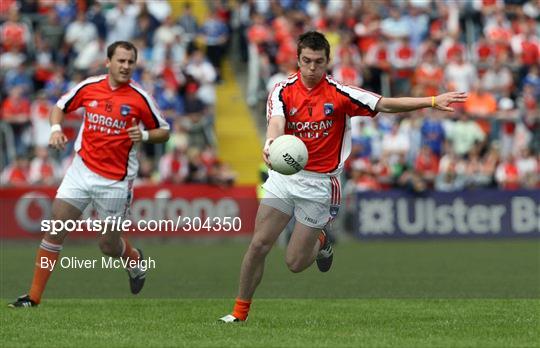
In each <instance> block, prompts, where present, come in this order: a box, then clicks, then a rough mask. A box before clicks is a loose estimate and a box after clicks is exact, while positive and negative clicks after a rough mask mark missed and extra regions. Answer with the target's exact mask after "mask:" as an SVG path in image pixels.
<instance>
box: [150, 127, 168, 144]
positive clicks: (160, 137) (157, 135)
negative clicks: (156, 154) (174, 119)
mask: <svg viewBox="0 0 540 348" xmlns="http://www.w3.org/2000/svg"><path fill="white" fill-rule="evenodd" d="M167 140H169V130H168V129H163V128H156V129H152V130H149V131H148V140H147V141H146V142H147V143H152V144H160V143H164V142H166V141H167Z"/></svg>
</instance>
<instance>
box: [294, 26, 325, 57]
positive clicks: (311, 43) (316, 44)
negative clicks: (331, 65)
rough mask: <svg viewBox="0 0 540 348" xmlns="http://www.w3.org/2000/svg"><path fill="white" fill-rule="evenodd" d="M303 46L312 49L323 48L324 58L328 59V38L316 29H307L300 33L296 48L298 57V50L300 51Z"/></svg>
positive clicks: (318, 49)
mask: <svg viewBox="0 0 540 348" xmlns="http://www.w3.org/2000/svg"><path fill="white" fill-rule="evenodd" d="M304 48H310V49H312V50H314V51H320V50H324V53H325V54H326V59H327V60H330V44H329V43H328V40H326V37H324V35H323V34H321V33H319V32H318V31H308V32H306V33H303V34H302V35H300V37H299V38H298V45H297V48H296V53H297V54H298V57H300V52H302V50H303V49H304Z"/></svg>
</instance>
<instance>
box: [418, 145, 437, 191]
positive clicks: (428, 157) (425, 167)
mask: <svg viewBox="0 0 540 348" xmlns="http://www.w3.org/2000/svg"><path fill="white" fill-rule="evenodd" d="M414 169H415V170H416V172H417V173H418V174H419V175H420V176H421V177H422V178H423V179H424V180H425V181H426V183H427V184H428V186H429V187H433V182H434V181H435V178H436V177H437V174H438V172H439V158H438V157H437V155H435V154H434V153H433V151H431V148H430V147H429V146H427V145H423V146H422V147H421V148H420V152H419V153H418V156H417V157H416V160H415V162H414Z"/></svg>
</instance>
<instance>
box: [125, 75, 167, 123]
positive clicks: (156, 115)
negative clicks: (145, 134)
mask: <svg viewBox="0 0 540 348" xmlns="http://www.w3.org/2000/svg"><path fill="white" fill-rule="evenodd" d="M129 85H130V86H131V88H133V89H134V90H136V91H137V92H138V93H139V94H140V95H141V96H142V97H143V98H144V100H145V101H146V103H147V104H148V107H149V108H150V111H151V112H152V116H153V117H154V121H156V123H157V124H156V128H163V129H169V124H168V123H167V121H165V119H164V118H163V116H162V115H161V112H160V111H159V108H158V107H157V105H156V103H155V101H154V98H152V97H151V96H150V95H149V94H148V93H146V91H145V90H144V89H142V88H140V87H139V86H137V85H136V84H135V83H130V84H129Z"/></svg>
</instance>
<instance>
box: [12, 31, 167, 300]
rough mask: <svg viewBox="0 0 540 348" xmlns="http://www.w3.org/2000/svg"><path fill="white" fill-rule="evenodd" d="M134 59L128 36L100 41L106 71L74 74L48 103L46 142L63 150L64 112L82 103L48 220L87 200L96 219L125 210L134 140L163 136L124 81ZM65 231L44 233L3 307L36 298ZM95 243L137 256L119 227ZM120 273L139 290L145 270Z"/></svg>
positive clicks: (156, 118)
mask: <svg viewBox="0 0 540 348" xmlns="http://www.w3.org/2000/svg"><path fill="white" fill-rule="evenodd" d="M136 61H137V49H136V48H135V46H134V45H133V44H132V43H130V42H126V41H118V42H115V43H113V44H111V45H110V46H109V47H108V48H107V68H108V74H106V75H102V76H94V77H90V78H87V79H86V80H84V81H82V82H81V83H79V84H78V85H77V86H75V87H74V88H73V89H72V90H70V91H69V92H67V93H66V94H65V95H63V96H62V97H61V98H60V99H59V100H58V102H57V103H56V106H55V107H54V108H53V110H52V113H51V116H50V121H51V135H50V139H49V145H50V146H51V147H53V148H55V149H58V150H63V149H64V148H65V146H66V143H67V141H68V139H67V137H66V136H65V134H64V133H63V132H62V121H63V120H64V115H65V114H66V113H69V112H72V111H74V110H76V109H78V108H80V107H84V109H85V116H84V122H83V125H82V126H81V129H80V131H79V135H78V137H77V140H76V141H75V151H76V154H75V158H74V159H73V163H72V164H71V166H70V167H69V169H68V171H67V173H66V176H65V178H64V180H63V181H62V183H61V185H60V187H59V188H58V192H57V194H56V198H55V200H54V202H53V206H52V219H54V220H62V221H67V220H76V219H79V217H80V216H81V214H82V212H83V211H84V209H85V208H86V207H87V206H88V204H89V203H91V202H92V203H93V205H94V207H95V208H96V210H97V212H98V215H99V217H100V218H101V219H102V221H105V219H106V218H107V217H110V218H112V217H116V218H122V219H123V218H126V217H127V215H128V213H129V205H130V203H131V199H132V190H133V179H134V178H135V176H136V174H137V167H138V162H137V159H136V151H137V146H136V144H137V143H139V142H141V141H142V142H149V143H162V142H165V141H167V139H168V138H169V125H168V124H167V122H166V121H165V120H164V119H163V117H162V116H161V114H160V111H159V110H158V108H157V106H156V103H155V102H154V100H153V99H152V97H151V96H150V95H149V94H148V93H146V92H145V91H144V90H143V89H142V88H141V87H140V86H139V85H137V84H135V83H134V82H133V81H132V80H131V75H132V73H133V71H134V69H135V64H136ZM139 123H142V125H143V126H144V128H145V129H144V130H143V129H141V128H140V127H139ZM109 221H110V220H109ZM66 235H67V232H66V231H61V232H58V233H57V234H53V233H51V232H47V233H46V234H45V235H44V237H43V240H42V241H41V244H40V246H39V249H38V251H37V256H36V265H35V270H34V278H33V280H32V285H31V287H30V292H29V293H28V294H27V295H23V296H21V297H19V298H18V299H17V300H16V301H15V302H13V303H10V304H9V306H10V307H14V308H15V307H33V306H37V305H38V304H39V303H40V301H41V296H42V294H43V291H44V289H45V286H46V284H47V280H48V279H49V276H50V275H51V273H52V271H53V268H54V267H53V266H51V265H53V264H55V261H56V260H58V255H59V253H60V251H61V250H62V245H63V243H64V239H65V237H66ZM99 247H100V249H101V251H102V252H103V254H105V255H108V256H112V257H121V258H122V259H124V260H126V261H128V262H130V261H132V260H136V261H137V260H140V259H142V257H143V255H142V252H141V250H140V249H135V248H133V247H132V246H131V244H130V243H129V241H128V240H127V239H126V238H125V237H122V236H121V231H116V230H113V231H110V229H108V230H107V232H106V233H105V234H100V236H99ZM44 261H47V262H44ZM130 263H133V262H130ZM42 265H48V266H42ZM127 272H128V275H129V282H130V288H131V292H132V293H133V294H137V293H139V291H141V289H142V287H143V285H144V281H145V275H146V270H145V269H142V268H140V267H133V268H129V269H127Z"/></svg>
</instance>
